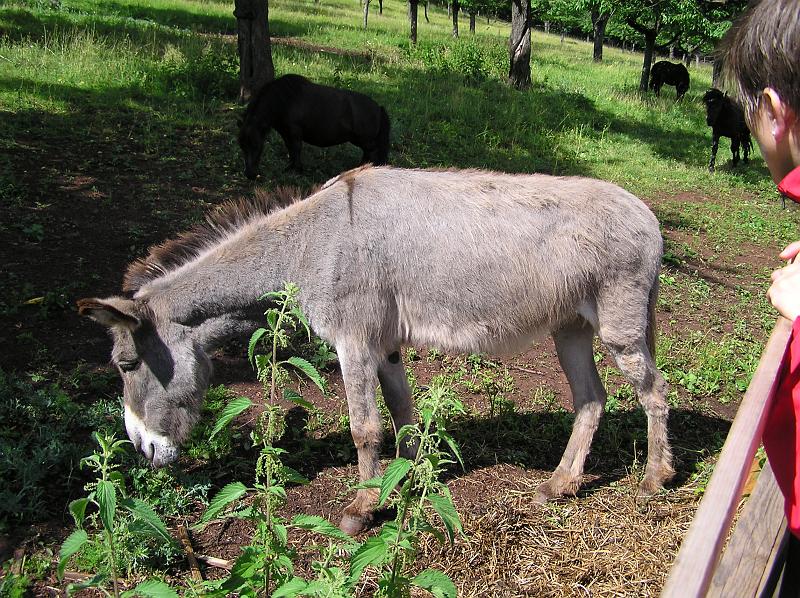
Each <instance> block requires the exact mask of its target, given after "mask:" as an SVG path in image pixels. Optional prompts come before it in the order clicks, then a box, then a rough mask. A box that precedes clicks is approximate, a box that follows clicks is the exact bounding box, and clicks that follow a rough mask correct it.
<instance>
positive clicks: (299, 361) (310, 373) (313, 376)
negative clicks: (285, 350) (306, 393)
mask: <svg viewBox="0 0 800 598" xmlns="http://www.w3.org/2000/svg"><path fill="white" fill-rule="evenodd" d="M286 362H287V363H290V364H292V365H293V366H294V367H296V368H297V369H298V370H300V371H301V372H303V373H304V374H305V375H306V377H307V378H308V379H309V380H311V381H312V382H313V383H314V384H316V385H317V388H319V389H320V391H322V392H323V393H324V392H325V382H324V381H323V380H322V376H321V375H320V373H319V372H318V371H317V368H315V367H314V366H313V365H311V364H310V363H309V362H308V361H306V360H305V359H303V358H302V357H290V358H289V359H287V360H286Z"/></svg>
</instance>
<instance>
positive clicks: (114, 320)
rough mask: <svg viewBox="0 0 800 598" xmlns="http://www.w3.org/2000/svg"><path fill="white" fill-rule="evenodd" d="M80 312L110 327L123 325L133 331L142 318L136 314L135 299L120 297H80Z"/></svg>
mask: <svg viewBox="0 0 800 598" xmlns="http://www.w3.org/2000/svg"><path fill="white" fill-rule="evenodd" d="M78 313H79V314H80V315H82V316H85V317H87V318H91V319H92V320H94V321H95V322H98V323H100V324H102V325H103V326H108V327H109V328H111V327H114V326H121V327H124V328H127V329H128V330H131V331H133V330H136V329H137V328H138V327H139V324H141V320H140V319H139V318H138V317H136V316H135V315H134V310H133V301H130V300H129V299H122V298H119V297H113V298H111V299H95V298H91V299H80V300H78Z"/></svg>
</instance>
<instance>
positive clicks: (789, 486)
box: [722, 0, 800, 571]
mask: <svg viewBox="0 0 800 598" xmlns="http://www.w3.org/2000/svg"><path fill="white" fill-rule="evenodd" d="M722 59H723V61H724V64H725V69H726V71H727V76H728V78H729V80H730V81H731V82H732V83H733V84H734V85H735V87H736V88H737V90H738V92H739V98H740V99H741V100H742V102H743V104H744V107H745V114H746V117H747V122H748V125H749V126H750V129H751V131H752V133H753V135H754V136H755V138H756V140H757V141H758V145H759V146H760V148H761V155H762V156H764V160H765V161H766V163H767V166H768V167H769V171H770V173H771V174H772V179H773V180H774V181H775V182H776V183H777V184H778V190H779V191H781V193H783V194H784V195H786V196H788V197H789V198H791V199H793V200H795V201H797V202H800V6H798V2H797V0H761V2H757V3H751V5H750V7H749V8H748V10H747V12H745V13H744V15H742V17H741V18H740V19H739V20H738V21H737V23H736V24H734V26H733V27H732V28H731V31H730V32H729V33H728V35H727V36H726V38H725V40H724V42H723V52H722ZM798 254H800V241H795V242H794V243H792V244H790V245H789V246H787V247H786V248H785V249H784V250H783V251H782V252H781V254H780V257H781V258H782V259H784V260H787V261H789V264H788V265H786V266H784V267H783V268H780V269H779V270H776V271H775V272H773V273H772V286H770V288H769V291H767V297H768V298H769V300H770V301H771V302H772V305H774V306H775V307H776V308H777V309H778V311H779V312H780V313H781V315H783V316H784V317H786V318H787V319H789V321H791V322H793V329H792V337H791V340H790V341H789V345H788V347H787V349H786V354H785V355H784V360H783V366H782V374H781V379H780V385H779V387H778V391H777V393H776V396H775V401H774V403H773V406H772V408H771V410H770V413H769V416H768V419H767V424H766V428H765V430H764V438H763V441H764V447H765V448H766V450H767V456H768V457H769V461H770V465H771V466H772V470H773V473H774V474H775V479H776V481H777V482H778V485H779V486H780V488H781V491H782V492H783V495H784V497H785V499H786V517H787V520H788V523H789V529H790V530H791V531H792V533H793V534H794V535H795V536H797V537H800V318H798V316H800V259H798V260H796V261H794V262H793V260H794V258H795V257H796V256H797V255H798ZM796 543H797V541H794V542H793V544H796ZM794 550H795V548H790V556H791V552H792V551H794ZM787 571H788V569H787Z"/></svg>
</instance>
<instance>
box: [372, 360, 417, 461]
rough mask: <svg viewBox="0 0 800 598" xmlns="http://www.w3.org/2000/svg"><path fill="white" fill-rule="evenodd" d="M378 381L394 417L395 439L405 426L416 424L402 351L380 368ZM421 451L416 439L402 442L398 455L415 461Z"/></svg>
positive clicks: (384, 362) (384, 361) (383, 362)
mask: <svg viewBox="0 0 800 598" xmlns="http://www.w3.org/2000/svg"><path fill="white" fill-rule="evenodd" d="M378 380H380V383H381V391H382V392H383V400H384V401H385V402H386V406H387V407H388V408H389V413H391V415H392V425H393V426H394V433H395V437H397V433H398V432H399V431H400V428H402V427H403V426H405V425H408V424H413V423H414V407H413V405H412V402H411V387H410V386H409V385H408V377H407V376H406V370H405V368H404V367H403V360H402V359H401V357H400V351H399V350H397V351H394V352H392V353H390V354H389V355H388V357H386V358H385V359H384V360H383V361H382V362H381V364H380V365H379V366H378ZM418 449H419V441H418V440H416V439H414V440H410V441H407V442H402V443H400V445H399V446H398V447H397V454H398V455H399V456H401V457H405V458H406V459H414V458H415V457H416V456H417V450H418Z"/></svg>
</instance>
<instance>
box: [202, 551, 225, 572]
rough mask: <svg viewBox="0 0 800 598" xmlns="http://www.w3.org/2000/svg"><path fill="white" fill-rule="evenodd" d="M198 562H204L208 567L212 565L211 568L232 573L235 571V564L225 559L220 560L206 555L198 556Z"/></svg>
mask: <svg viewBox="0 0 800 598" xmlns="http://www.w3.org/2000/svg"><path fill="white" fill-rule="evenodd" d="M195 556H196V557H197V559H198V560H200V561H203V562H204V563H205V564H206V565H210V566H211V567H217V568H219V569H227V570H228V571H230V570H231V569H233V563H232V562H230V561H226V560H225V559H218V558H217V557H213V556H208V555H205V554H197V555H195Z"/></svg>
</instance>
